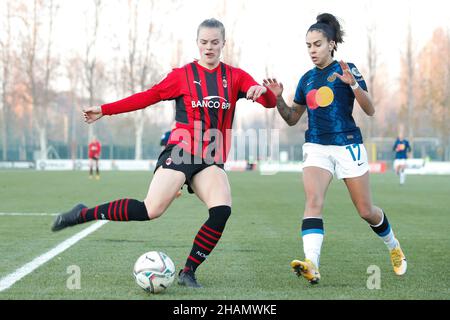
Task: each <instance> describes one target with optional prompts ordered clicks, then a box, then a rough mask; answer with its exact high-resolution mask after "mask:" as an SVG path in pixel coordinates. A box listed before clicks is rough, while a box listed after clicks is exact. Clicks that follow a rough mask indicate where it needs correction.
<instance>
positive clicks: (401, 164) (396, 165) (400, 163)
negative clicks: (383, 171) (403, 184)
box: [394, 159, 406, 168]
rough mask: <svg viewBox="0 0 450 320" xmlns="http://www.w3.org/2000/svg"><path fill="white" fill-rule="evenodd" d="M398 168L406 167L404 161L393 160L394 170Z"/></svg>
mask: <svg viewBox="0 0 450 320" xmlns="http://www.w3.org/2000/svg"><path fill="white" fill-rule="evenodd" d="M398 166H405V167H406V159H395V160H394V168H397V167H398Z"/></svg>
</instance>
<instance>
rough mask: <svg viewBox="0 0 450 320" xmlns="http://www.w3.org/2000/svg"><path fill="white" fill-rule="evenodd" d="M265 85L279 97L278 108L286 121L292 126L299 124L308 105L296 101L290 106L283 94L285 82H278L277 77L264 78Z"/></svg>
mask: <svg viewBox="0 0 450 320" xmlns="http://www.w3.org/2000/svg"><path fill="white" fill-rule="evenodd" d="M264 85H265V86H266V87H267V88H269V89H270V91H272V92H273V94H274V95H275V96H276V97H277V109H278V112H279V113H280V115H281V117H282V118H283V119H284V121H286V123H287V124H288V125H290V126H293V125H295V124H297V122H298V121H299V120H300V118H301V117H302V115H303V113H304V112H305V110H306V107H305V106H302V105H299V104H297V103H295V102H294V104H293V106H292V107H289V106H288V105H287V104H286V102H285V101H284V99H283V96H282V94H283V89H284V88H283V84H282V83H281V82H278V81H277V79H264Z"/></svg>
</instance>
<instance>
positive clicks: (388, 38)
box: [57, 0, 450, 94]
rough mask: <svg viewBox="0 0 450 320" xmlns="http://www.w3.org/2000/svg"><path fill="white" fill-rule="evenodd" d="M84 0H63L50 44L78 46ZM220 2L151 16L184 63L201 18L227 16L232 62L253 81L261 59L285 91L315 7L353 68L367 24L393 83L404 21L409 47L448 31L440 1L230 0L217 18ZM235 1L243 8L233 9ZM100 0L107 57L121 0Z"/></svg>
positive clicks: (192, 53)
mask: <svg viewBox="0 0 450 320" xmlns="http://www.w3.org/2000/svg"><path fill="white" fill-rule="evenodd" d="M91 1H92V0H79V1H69V0H67V1H65V3H64V5H63V6H62V7H61V12H60V13H61V22H62V25H64V27H63V28H60V29H59V31H60V32H59V33H58V41H57V43H58V46H59V49H58V50H60V51H61V52H62V53H68V52H70V51H74V50H80V49H81V50H82V49H83V48H84V46H85V26H84V25H85V23H86V17H88V16H89V14H92V10H91V12H88V11H86V7H87V6H89V4H90V3H91ZM220 3H221V1H216V0H189V1H181V5H179V6H178V7H177V8H176V9H175V10H166V9H161V8H162V7H167V2H166V1H164V0H161V2H157V7H158V10H159V11H160V12H161V13H160V14H158V15H157V16H155V17H154V19H155V21H156V22H157V24H158V25H160V27H161V28H162V30H166V31H169V30H172V31H173V32H174V33H175V35H176V36H177V37H179V38H181V39H183V48H184V57H183V61H182V63H188V62H190V61H192V59H193V58H196V57H197V55H198V54H197V47H196V44H195V37H196V30H197V26H198V24H199V23H200V22H201V21H203V20H204V19H206V18H210V17H216V18H218V19H219V20H221V21H222V22H224V24H225V27H226V28H228V29H227V31H230V28H231V26H230V25H227V23H229V24H231V23H232V21H233V20H235V21H236V31H235V32H234V33H233V34H230V33H228V36H229V37H230V36H232V37H233V39H234V40H235V41H236V42H237V43H238V44H239V45H240V46H241V50H242V56H241V58H242V59H241V64H240V66H241V67H242V68H243V69H244V70H246V71H247V72H249V73H250V74H251V75H252V76H253V77H254V78H255V79H256V80H257V81H261V80H262V79H263V78H264V76H265V67H266V66H268V67H269V70H270V72H271V73H272V75H273V76H276V77H277V78H278V79H280V80H281V81H282V82H283V83H284V84H285V88H286V91H285V92H286V93H287V91H289V92H290V93H291V94H292V93H293V91H294V90H295V87H296V85H297V82H298V79H299V78H300V76H301V75H302V74H303V73H304V72H306V71H307V70H309V69H311V68H312V67H313V65H312V62H311V61H310V60H309V58H308V55H307V52H306V46H305V43H304V39H305V34H306V31H307V29H308V27H309V26H310V25H311V24H313V23H314V22H315V17H316V16H317V15H318V14H319V13H323V12H329V13H332V14H334V15H336V16H337V17H338V18H339V19H340V20H341V22H342V25H343V28H344V30H345V31H346V36H345V37H344V41H345V42H344V43H343V44H341V45H340V46H339V50H338V52H337V53H336V55H335V57H336V59H343V60H345V61H350V62H353V63H355V64H356V65H357V66H359V67H360V69H363V68H364V67H365V64H366V47H367V27H368V26H369V25H370V24H371V23H375V24H376V29H377V33H376V34H377V48H378V53H379V63H380V64H383V65H385V67H386V68H387V70H388V71H389V73H388V74H389V75H388V76H389V79H386V81H387V82H388V83H390V84H391V85H392V86H393V87H395V86H396V80H397V78H398V72H399V68H400V58H401V54H402V53H404V52H405V47H406V44H405V43H406V42H405V40H406V32H407V25H408V21H411V26H412V32H413V35H414V39H413V41H414V45H415V48H416V50H417V51H419V50H420V49H421V48H422V46H423V45H424V43H425V41H427V40H428V39H430V37H431V35H432V32H433V30H434V29H435V28H437V27H443V28H444V29H447V30H449V32H450V3H449V2H448V1H445V0H427V1H419V0H377V1H372V0H341V1H334V0H315V1H303V0H246V1H231V0H230V1H229V2H228V5H229V9H228V12H227V15H226V16H225V17H223V16H220V15H219V14H218V13H217V8H218V5H219V4H220ZM242 3H244V4H245V7H246V9H247V10H246V11H245V10H241V9H239V6H241V5H242ZM105 5H106V7H105V10H106V11H105V13H107V15H106V16H103V17H102V19H103V26H104V28H103V29H102V30H101V31H100V34H101V36H102V41H101V43H100V45H99V51H98V52H99V56H100V58H102V59H105V60H107V59H109V56H110V55H111V48H110V47H111V43H112V39H113V36H112V35H113V34H121V36H120V37H122V39H126V32H127V13H126V8H127V7H126V5H127V1H121V0H107V1H105ZM143 14H146V13H143ZM166 33H167V32H166ZM167 34H168V33H167ZM166 41H167V42H166V43H167V46H164V45H162V46H161V47H158V48H157V52H156V53H157V55H158V57H159V59H160V61H161V64H162V65H163V66H164V65H167V71H169V70H170V66H169V63H170V58H171V51H172V50H173V43H171V41H170V38H169V37H168V36H167V39H166ZM123 46H124V47H125V46H126V43H124V44H123ZM155 50H156V49H155Z"/></svg>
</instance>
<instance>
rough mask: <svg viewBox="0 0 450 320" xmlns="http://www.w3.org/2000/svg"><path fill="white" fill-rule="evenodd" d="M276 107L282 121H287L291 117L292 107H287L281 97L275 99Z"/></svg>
mask: <svg viewBox="0 0 450 320" xmlns="http://www.w3.org/2000/svg"><path fill="white" fill-rule="evenodd" d="M277 108H278V111H279V112H280V115H281V117H282V118H283V119H284V121H286V122H288V123H289V121H290V119H291V117H292V112H293V111H294V110H293V108H290V107H288V105H287V104H286V102H285V101H284V99H283V98H279V99H278V100H277Z"/></svg>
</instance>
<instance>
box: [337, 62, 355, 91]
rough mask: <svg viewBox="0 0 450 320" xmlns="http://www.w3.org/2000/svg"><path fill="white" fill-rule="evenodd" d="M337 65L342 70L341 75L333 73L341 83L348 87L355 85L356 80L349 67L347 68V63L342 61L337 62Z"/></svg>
mask: <svg viewBox="0 0 450 320" xmlns="http://www.w3.org/2000/svg"><path fill="white" fill-rule="evenodd" d="M339 65H340V66H341V68H342V75H340V74H339V73H336V72H335V73H334V75H335V76H336V77H338V78H339V79H340V80H341V81H342V82H344V83H346V84H348V85H351V86H353V85H355V84H356V79H355V77H354V76H353V74H352V72H351V71H350V67H349V66H348V64H347V63H345V62H344V61H342V60H341V61H339Z"/></svg>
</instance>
